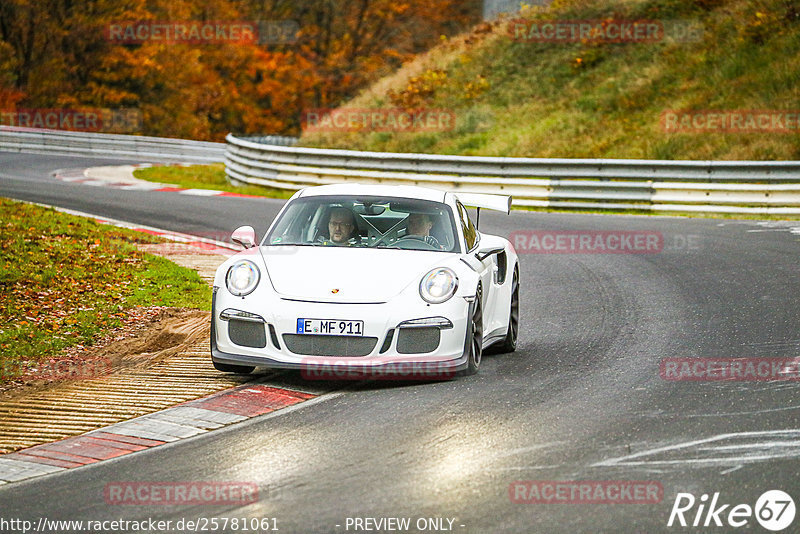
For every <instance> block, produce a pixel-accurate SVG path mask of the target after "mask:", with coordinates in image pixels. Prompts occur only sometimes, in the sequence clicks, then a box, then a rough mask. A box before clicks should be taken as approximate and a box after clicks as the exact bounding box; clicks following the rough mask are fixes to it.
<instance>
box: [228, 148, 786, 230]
mask: <svg viewBox="0 0 800 534" xmlns="http://www.w3.org/2000/svg"><path fill="white" fill-rule="evenodd" d="M226 141H227V142H228V146H227V150H226V152H225V167H226V171H225V172H226V173H227V176H228V179H229V180H230V181H231V182H232V183H248V184H253V185H262V186H267V187H276V188H281V189H299V188H302V187H306V186H310V185H321V184H331V183H341V182H358V183H384V184H416V185H425V186H430V187H435V188H440V189H446V190H453V191H469V192H475V193H500V192H502V193H504V194H510V195H513V197H514V205H516V206H531V207H546V208H558V209H615V210H619V209H632V210H649V211H696V212H717V213H757V214H765V213H770V214H800V162H799V161H774V162H764V161H670V160H627V159H546V158H542V159H539V158H492V157H474V156H441V155H430V154H400V153H384V152H357V151H351V150H332V149H317V148H298V147H288V146H275V145H269V144H264V143H257V142H253V141H252V140H248V139H243V138H239V137H236V136H234V135H228V136H227V138H226Z"/></svg>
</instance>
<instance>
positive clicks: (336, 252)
mask: <svg viewBox="0 0 800 534" xmlns="http://www.w3.org/2000/svg"><path fill="white" fill-rule="evenodd" d="M260 252H261V256H262V258H263V259H264V263H265V264H266V266H267V274H268V277H269V280H270V281H271V282H272V286H273V287H274V288H275V291H276V292H277V293H278V294H279V295H280V296H281V297H284V298H289V299H294V300H308V301H318V302H342V303H380V302H387V301H389V300H391V298H392V297H394V296H395V295H397V294H399V293H400V292H402V291H403V290H404V289H405V288H406V287H408V286H409V284H414V285H415V286H416V285H417V284H419V281H420V279H421V278H422V276H423V275H424V274H425V273H427V272H428V271H429V270H430V269H432V268H434V267H437V266H439V265H443V264H445V263H449V261H448V260H451V259H452V256H453V255H452V254H447V253H442V252H428V251H421V250H395V249H368V248H339V247H294V246H281V247H260Z"/></svg>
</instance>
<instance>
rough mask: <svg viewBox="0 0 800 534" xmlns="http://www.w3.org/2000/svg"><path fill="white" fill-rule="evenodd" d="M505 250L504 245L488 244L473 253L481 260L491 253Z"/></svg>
mask: <svg viewBox="0 0 800 534" xmlns="http://www.w3.org/2000/svg"><path fill="white" fill-rule="evenodd" d="M504 250H505V248H504V247H501V246H493V247H492V246H490V247H486V248H481V249H478V252H476V253H475V257H476V258H478V260H479V261H483V260H485V259H486V258H488V257H489V256H491V255H492V254H500V253H501V252H503V251H504Z"/></svg>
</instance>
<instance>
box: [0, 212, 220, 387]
mask: <svg viewBox="0 0 800 534" xmlns="http://www.w3.org/2000/svg"><path fill="white" fill-rule="evenodd" d="M0 221H2V223H0V227H2V233H1V234H0V243H1V244H2V251H3V252H2V256H0V294H2V295H3V298H2V301H0V382H5V381H7V380H11V379H15V378H19V377H20V376H22V375H24V374H25V371H26V370H27V369H30V368H32V367H35V366H36V364H37V363H39V362H43V361H47V360H49V359H52V358H56V357H57V356H58V353H59V352H60V351H62V350H64V349H66V348H68V347H72V346H76V345H92V344H93V343H94V342H95V341H96V340H97V339H99V338H101V337H102V336H104V335H105V334H107V333H109V332H110V331H111V330H113V329H114V328H116V327H118V326H121V325H122V324H123V322H124V321H125V320H126V319H127V318H128V317H129V314H130V313H131V312H132V311H133V310H134V309H135V308H136V307H139V306H173V307H191V308H201V309H210V303H211V290H210V288H209V287H208V285H207V284H206V283H205V282H204V281H203V280H202V279H201V278H200V277H199V276H198V274H197V273H196V272H195V271H193V270H191V269H187V268H184V267H181V266H179V265H176V264H174V263H172V262H170V261H167V260H165V259H163V258H159V257H156V256H153V255H151V254H146V253H143V252H141V251H139V250H138V249H137V248H136V244H137V243H156V242H159V241H160V239H159V238H156V237H153V236H150V235H147V234H143V233H140V232H134V231H132V230H127V229H123V228H115V227H111V226H106V225H102V224H99V223H96V222H94V221H92V220H90V219H86V218H82V217H76V216H73V215H67V214H64V213H59V212H57V211H55V210H53V209H51V208H43V207H40V206H34V205H31V204H25V203H21V202H14V201H11V200H7V199H2V198H0Z"/></svg>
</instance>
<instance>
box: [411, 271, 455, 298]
mask: <svg viewBox="0 0 800 534" xmlns="http://www.w3.org/2000/svg"><path fill="white" fill-rule="evenodd" d="M456 289H458V276H456V273H455V272H453V270H452V269H448V268H447V267H437V268H436V269H433V270H432V271H430V272H429V273H428V274H426V275H425V276H423V277H422V281H420V283H419V294H420V296H421V297H422V299H423V300H424V301H425V302H428V303H430V304H441V303H442V302H445V301H447V300H448V299H450V297H452V296H453V295H455V293H456Z"/></svg>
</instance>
